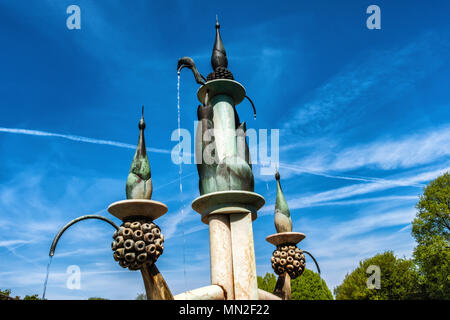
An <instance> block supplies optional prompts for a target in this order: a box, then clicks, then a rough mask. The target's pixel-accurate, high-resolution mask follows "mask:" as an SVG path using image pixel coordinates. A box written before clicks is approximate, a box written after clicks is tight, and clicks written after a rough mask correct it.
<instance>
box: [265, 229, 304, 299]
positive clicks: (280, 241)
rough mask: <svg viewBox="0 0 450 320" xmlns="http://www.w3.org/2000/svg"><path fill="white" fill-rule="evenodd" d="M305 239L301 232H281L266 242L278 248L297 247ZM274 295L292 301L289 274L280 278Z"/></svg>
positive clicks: (272, 235) (268, 238)
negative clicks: (284, 246)
mask: <svg viewBox="0 0 450 320" xmlns="http://www.w3.org/2000/svg"><path fill="white" fill-rule="evenodd" d="M305 237H306V236H305V234H304V233H301V232H280V233H275V234H271V235H270V236H267V237H266V241H267V242H269V243H271V244H273V245H274V246H275V247H277V248H278V247H279V246H283V245H293V246H296V245H297V244H298V243H299V242H300V241H302V240H303V239H305ZM273 293H274V294H275V295H276V296H278V297H280V298H281V299H283V300H291V276H290V275H289V273H288V272H283V273H282V274H280V275H279V276H278V280H277V283H276V284H275V290H274V292H273Z"/></svg>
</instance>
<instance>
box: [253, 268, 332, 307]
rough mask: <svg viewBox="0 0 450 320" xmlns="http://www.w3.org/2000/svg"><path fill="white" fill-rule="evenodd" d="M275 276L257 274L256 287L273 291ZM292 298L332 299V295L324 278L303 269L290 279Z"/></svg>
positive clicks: (275, 281)
mask: <svg viewBox="0 0 450 320" xmlns="http://www.w3.org/2000/svg"><path fill="white" fill-rule="evenodd" d="M276 283H277V277H276V276H275V275H274V274H272V273H266V275H265V276H264V278H263V277H259V276H258V288H260V289H263V290H265V291H268V292H273V291H274V289H275V284H276ZM291 294H292V300H333V295H332V293H331V291H330V289H328V287H327V284H326V283H325V280H323V279H321V278H320V276H319V274H317V273H315V272H314V271H311V270H309V269H305V271H304V272H303V274H302V275H301V276H299V277H298V278H296V279H294V280H291Z"/></svg>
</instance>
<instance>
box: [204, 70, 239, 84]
mask: <svg viewBox="0 0 450 320" xmlns="http://www.w3.org/2000/svg"><path fill="white" fill-rule="evenodd" d="M216 79H229V80H234V77H233V74H232V73H231V71H230V70H228V69H227V68H225V67H217V68H216V70H214V72H211V73H210V74H208V76H207V77H206V81H211V80H216Z"/></svg>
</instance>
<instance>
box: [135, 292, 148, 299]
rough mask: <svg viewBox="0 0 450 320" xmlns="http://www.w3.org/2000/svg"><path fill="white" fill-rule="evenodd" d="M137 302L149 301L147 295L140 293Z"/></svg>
mask: <svg viewBox="0 0 450 320" xmlns="http://www.w3.org/2000/svg"><path fill="white" fill-rule="evenodd" d="M135 300H147V295H146V294H145V293H138V295H137V297H136V299H135Z"/></svg>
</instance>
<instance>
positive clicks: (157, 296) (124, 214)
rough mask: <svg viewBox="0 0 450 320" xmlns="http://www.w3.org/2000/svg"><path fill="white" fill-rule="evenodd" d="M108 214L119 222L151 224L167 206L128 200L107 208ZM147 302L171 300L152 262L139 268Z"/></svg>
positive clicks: (164, 282) (152, 201)
mask: <svg viewBox="0 0 450 320" xmlns="http://www.w3.org/2000/svg"><path fill="white" fill-rule="evenodd" d="M108 211H109V213H111V214H112V215H113V216H115V217H116V218H119V219H120V220H122V221H124V220H129V219H144V220H147V221H149V222H153V221H154V220H156V219H157V218H159V217H161V216H162V215H164V214H166V212H167V206H166V205H165V204H164V203H162V202H159V201H154V200H146V199H129V200H121V201H117V202H114V203H112V204H110V205H109V207H108ZM140 271H141V274H142V279H143V281H144V286H145V291H146V294H147V299H148V300H173V295H172V293H171V292H170V289H169V286H168V285H167V283H166V281H165V280H164V277H163V276H162V275H161V273H160V272H159V270H158V268H157V267H156V265H155V263H154V262H148V263H145V264H143V265H142V267H141V268H140Z"/></svg>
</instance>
